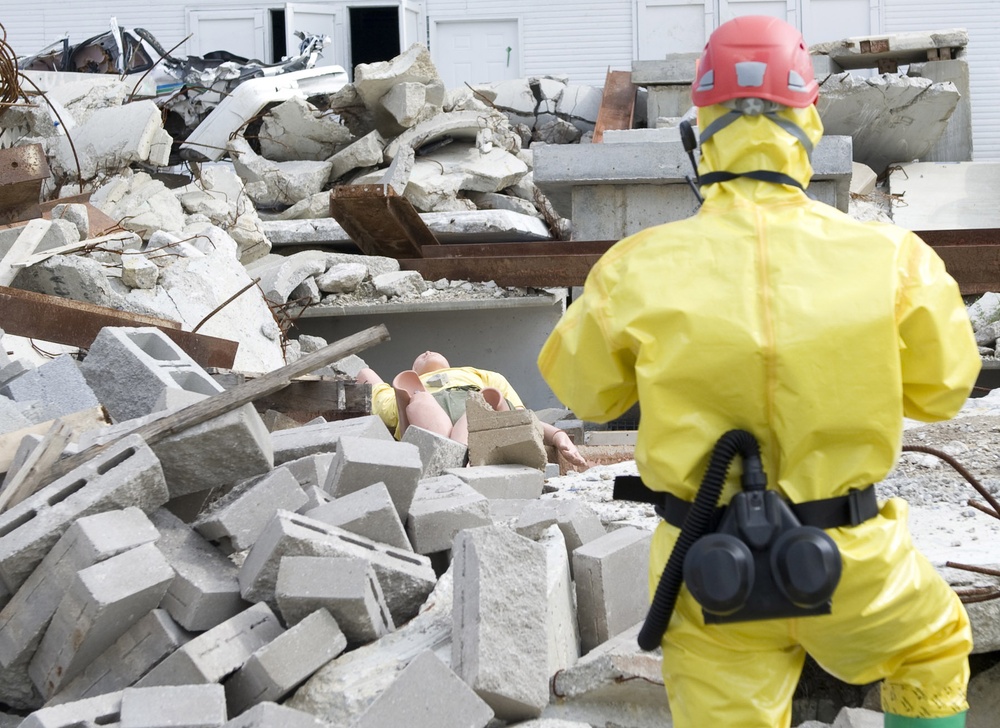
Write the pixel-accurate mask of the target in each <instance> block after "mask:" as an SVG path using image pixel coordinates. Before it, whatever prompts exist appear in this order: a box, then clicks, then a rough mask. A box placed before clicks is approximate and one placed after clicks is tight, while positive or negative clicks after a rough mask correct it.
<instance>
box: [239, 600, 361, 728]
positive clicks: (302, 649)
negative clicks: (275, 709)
mask: <svg viewBox="0 0 1000 728" xmlns="http://www.w3.org/2000/svg"><path fill="white" fill-rule="evenodd" d="M346 646H347V638H346V637H345V636H344V633H343V632H341V631H340V627H338V626H337V621H336V620H335V619H334V618H333V617H331V616H330V613H329V612H327V611H326V610H325V609H317V610H316V611H315V612H313V613H312V614H310V615H309V616H308V617H306V618H305V619H303V620H302V621H301V622H299V623H298V624H296V625H295V626H294V627H290V628H289V629H288V631H286V632H285V633H284V634H281V635H279V636H277V637H275V638H274V640H272V641H271V642H269V643H268V644H266V645H264V646H263V647H261V648H260V649H259V650H257V651H256V652H254V653H253V654H252V655H251V656H250V659H248V660H247V661H246V663H244V665H243V667H241V668H240V669H239V670H237V671H236V674H235V675H233V676H232V677H231V678H229V679H228V680H227V681H226V698H227V700H228V702H229V706H230V708H231V709H232V711H233V713H235V714H239V713H242V712H243V711H244V710H246V709H247V708H249V707H251V706H253V705H254V704H255V703H259V702H262V701H276V700H280V699H282V698H283V697H285V696H286V695H288V694H289V693H291V692H292V691H293V690H294V689H295V688H297V687H298V686H299V685H301V684H302V683H304V682H305V681H306V680H307V679H308V678H309V677H310V676H311V675H312V674H313V673H314V672H316V671H317V670H318V669H320V668H321V667H323V665H325V664H326V663H328V662H329V661H330V660H332V659H333V658H335V657H336V656H337V655H339V654H340V653H341V652H343V651H344V648H345V647H346Z"/></svg>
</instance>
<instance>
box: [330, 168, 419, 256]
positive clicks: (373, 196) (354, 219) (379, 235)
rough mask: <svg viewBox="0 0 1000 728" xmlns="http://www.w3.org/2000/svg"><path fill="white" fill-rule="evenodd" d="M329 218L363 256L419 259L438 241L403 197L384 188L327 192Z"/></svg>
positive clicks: (341, 188) (344, 188) (343, 188)
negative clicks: (423, 248) (422, 248)
mask: <svg viewBox="0 0 1000 728" xmlns="http://www.w3.org/2000/svg"><path fill="white" fill-rule="evenodd" d="M330 215H331V217H333V218H334V219H335V220H336V221H337V222H338V223H340V226H341V227H342V228H344V232H346V233H347V234H348V235H350V236H351V240H353V241H354V242H355V244H356V245H357V246H358V247H359V248H361V251H362V252H363V253H365V254H366V255H381V256H384V257H387V258H414V257H419V256H420V248H421V246H424V245H438V244H439V242H438V239H437V238H436V237H434V233H432V232H431V231H430V228H428V227H427V225H426V224H425V223H424V221H423V220H422V219H421V217H420V215H419V213H417V211H416V209H415V208H414V207H413V205H412V204H410V201H409V200H407V199H406V198H405V197H400V196H399V195H397V194H396V192H395V190H393V189H392V187H390V186H388V185H341V186H339V187H334V188H333V189H332V190H330Z"/></svg>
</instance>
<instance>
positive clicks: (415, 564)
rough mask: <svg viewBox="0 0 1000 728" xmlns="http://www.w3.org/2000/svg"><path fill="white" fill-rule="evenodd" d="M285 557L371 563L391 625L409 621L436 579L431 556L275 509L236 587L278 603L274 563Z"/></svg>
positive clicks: (255, 597) (245, 594) (254, 597)
mask: <svg viewBox="0 0 1000 728" xmlns="http://www.w3.org/2000/svg"><path fill="white" fill-rule="evenodd" d="M284 556H348V557H355V558H362V559H365V560H366V561H368V562H370V563H371V565H372V567H373V568H374V569H375V574H376V575H377V576H378V580H379V583H380V584H381V585H382V592H383V593H384V594H385V597H386V602H387V603H388V605H389V612H390V613H391V614H392V619H393V622H394V623H395V624H402V623H404V622H407V621H409V620H410V619H411V618H412V617H413V616H414V615H415V614H416V613H417V612H418V611H419V609H420V606H421V605H422V604H423V602H424V600H425V599H426V598H427V595H428V594H430V592H431V590H432V589H433V588H434V584H435V582H436V581H437V577H436V575H435V573H434V569H433V568H432V567H431V564H430V559H428V558H427V557H426V556H422V555H420V554H415V553H413V552H408V551H400V550H399V549H394V548H391V547H389V546H386V545H385V544H380V543H376V542H375V541H371V540H369V539H366V538H364V537H363V536H358V535H356V534H353V533H350V532H349V531H345V530H344V529H341V528H337V527H335V526H328V525H326V524H325V523H323V522H321V521H317V520H315V519H312V518H306V517H304V516H300V515H297V514H295V513H289V512H288V511H278V513H277V514H276V515H275V517H274V518H273V519H272V520H271V522H270V523H269V524H268V526H267V528H266V529H264V533H262V534H261V536H260V538H259V539H257V543H255V544H254V545H253V548H251V549H250V552H249V553H248V554H247V557H246V560H245V561H244V562H243V566H242V567H241V568H240V576H239V578H240V589H241V591H242V593H243V598H244V599H247V600H249V601H267V602H269V603H272V604H274V603H276V599H275V585H276V582H277V576H278V567H279V566H280V564H281V559H282V557H284Z"/></svg>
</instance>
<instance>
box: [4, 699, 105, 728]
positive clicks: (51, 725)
mask: <svg viewBox="0 0 1000 728" xmlns="http://www.w3.org/2000/svg"><path fill="white" fill-rule="evenodd" d="M121 708H122V694H121V693H120V692H118V693H107V694H106V695H98V696H96V697H93V698H87V699H86V700H74V701H73V702H72V703H65V704H63V705H55V706H53V707H51V708H42V709H41V710H36V711H35V712H34V713H32V714H31V715H29V716H28V717H27V718H25V719H24V721H22V723H21V725H20V726H18V728H81V727H82V728H91V726H117V725H120V724H119V722H118V721H119V719H120V718H121Z"/></svg>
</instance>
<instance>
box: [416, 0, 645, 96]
mask: <svg viewBox="0 0 1000 728" xmlns="http://www.w3.org/2000/svg"><path fill="white" fill-rule="evenodd" d="M634 5H635V3H634V2H633V0H544V1H542V0H508V1H507V2H505V3H503V4H501V3H497V2H491V1H490V0H427V3H426V7H427V20H428V22H429V23H434V22H436V21H442V22H443V21H448V20H458V19H461V20H466V21H468V20H474V19H476V18H486V19H488V18H516V19H518V20H519V21H520V27H521V33H522V37H521V43H522V47H521V49H520V58H521V64H522V68H521V75H522V76H538V75H545V74H561V75H565V76H568V77H569V81H570V83H578V84H589V85H594V86H603V85H604V79H605V77H606V76H607V72H608V69H609V68H610V69H611V70H614V71H627V70H630V69H631V68H632V59H633V57H634V48H633V44H634V30H633V28H634V25H633V22H634ZM431 54H432V55H433V54H434V49H433V48H431Z"/></svg>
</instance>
